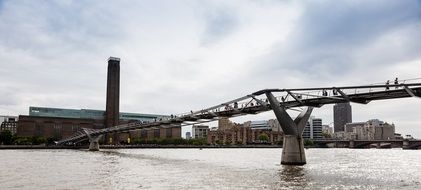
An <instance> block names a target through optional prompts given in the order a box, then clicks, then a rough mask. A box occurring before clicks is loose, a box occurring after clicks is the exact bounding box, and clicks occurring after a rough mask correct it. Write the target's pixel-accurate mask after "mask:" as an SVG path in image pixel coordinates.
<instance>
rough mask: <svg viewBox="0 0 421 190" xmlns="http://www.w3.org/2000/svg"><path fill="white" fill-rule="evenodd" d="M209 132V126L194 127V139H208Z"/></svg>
mask: <svg viewBox="0 0 421 190" xmlns="http://www.w3.org/2000/svg"><path fill="white" fill-rule="evenodd" d="M208 131H209V126H206V125H193V127H192V137H193V138H194V139H202V138H207V136H208Z"/></svg>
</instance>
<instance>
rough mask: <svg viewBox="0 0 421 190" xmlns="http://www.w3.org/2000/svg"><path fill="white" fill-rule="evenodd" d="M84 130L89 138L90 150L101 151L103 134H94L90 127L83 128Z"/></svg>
mask: <svg viewBox="0 0 421 190" xmlns="http://www.w3.org/2000/svg"><path fill="white" fill-rule="evenodd" d="M83 131H84V132H85V133H86V135H87V136H88V138H89V150H90V151H99V139H100V138H101V136H102V135H98V136H92V135H91V134H89V131H88V129H85V128H84V129H83Z"/></svg>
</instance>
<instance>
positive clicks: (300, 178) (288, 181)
mask: <svg viewBox="0 0 421 190" xmlns="http://www.w3.org/2000/svg"><path fill="white" fill-rule="evenodd" d="M281 167H282V168H281V169H280V170H279V171H278V175H279V177H280V181H279V186H278V187H280V188H281V189H307V188H309V181H310V177H309V175H308V173H307V171H306V168H305V167H304V166H288V165H282V166H281Z"/></svg>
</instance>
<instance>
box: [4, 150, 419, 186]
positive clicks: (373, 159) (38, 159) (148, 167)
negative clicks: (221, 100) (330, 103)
mask: <svg viewBox="0 0 421 190" xmlns="http://www.w3.org/2000/svg"><path fill="white" fill-rule="evenodd" d="M306 156H307V165H305V166H282V165H280V161H281V160H280V158H281V149H279V148H278V149H275V148H273V149H266V148H265V149H203V150H199V149H108V150H106V149H102V150H101V151H99V152H89V151H87V150H0V189H421V151H417V150H401V149H306Z"/></svg>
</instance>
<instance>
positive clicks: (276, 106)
mask: <svg viewBox="0 0 421 190" xmlns="http://www.w3.org/2000/svg"><path fill="white" fill-rule="evenodd" d="M408 97H418V98H420V97H421V83H405V81H404V82H402V83H395V84H388V83H386V84H381V85H364V86H343V87H318V88H296V89H264V90H260V91H257V92H254V93H251V94H249V95H246V96H243V97H240V98H237V99H234V100H231V101H228V102H225V103H221V104H218V105H216V106H212V107H208V108H205V109H201V110H197V111H190V112H187V113H182V114H178V115H174V116H172V117H170V118H165V119H162V120H159V121H155V122H133V123H128V124H123V125H118V126H114V127H109V128H103V129H86V128H83V129H82V130H80V131H78V132H76V133H75V134H74V135H72V136H71V137H69V138H66V139H63V140H60V141H58V142H56V144H57V145H63V144H69V143H77V142H81V141H86V140H89V142H90V144H89V150H99V139H100V137H101V136H102V135H104V134H108V133H118V132H127V131H131V130H139V129H148V128H149V129H150V128H170V127H179V126H187V125H193V124H199V123H206V122H211V121H215V120H218V119H219V118H220V117H237V116H242V115H248V114H258V113H261V112H266V111H270V110H272V111H273V112H274V113H275V116H276V118H277V120H278V122H279V123H280V125H281V128H282V130H283V132H284V139H283V148H282V157H281V164H284V165H304V164H306V157H305V152H304V144H303V139H302V132H303V130H304V127H305V125H306V123H307V121H308V119H309V117H310V115H311V112H312V110H313V108H319V107H321V106H323V105H325V104H335V103H344V102H353V103H359V104H368V103H369V102H371V101H376V100H388V99H397V98H408ZM288 109H290V110H296V111H300V112H301V113H300V114H299V115H298V116H297V117H296V118H295V119H293V118H291V116H290V115H289V114H288V113H287V111H286V110H288Z"/></svg>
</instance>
